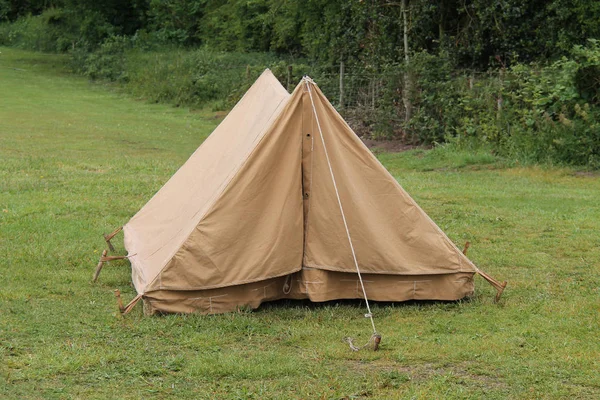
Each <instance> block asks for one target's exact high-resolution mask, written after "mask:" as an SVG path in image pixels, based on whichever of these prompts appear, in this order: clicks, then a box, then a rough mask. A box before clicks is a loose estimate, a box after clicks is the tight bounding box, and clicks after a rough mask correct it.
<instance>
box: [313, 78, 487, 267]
mask: <svg viewBox="0 0 600 400" xmlns="http://www.w3.org/2000/svg"><path fill="white" fill-rule="evenodd" d="M303 83H304V84H305V85H307V89H308V88H310V91H311V92H310V93H306V92H305V93H304V97H305V98H307V97H312V100H311V99H309V100H308V104H307V105H305V108H304V113H305V114H307V113H309V114H314V116H313V117H312V119H310V120H308V118H307V117H305V120H307V121H309V122H308V123H310V125H308V126H305V129H306V131H305V132H304V133H305V135H304V136H305V138H307V136H306V135H307V134H308V133H309V132H310V133H311V150H310V156H307V155H304V160H305V163H304V166H303V168H304V169H305V172H304V175H305V176H310V181H309V182H308V183H307V182H305V184H304V188H303V192H304V193H305V198H307V199H308V202H309V204H308V206H306V205H305V211H306V210H307V211H306V212H307V215H306V217H305V219H306V222H305V226H306V233H305V235H306V239H305V248H306V250H305V255H304V266H305V267H309V268H313V269H321V270H329V271H338V272H355V271H356V266H355V264H354V261H353V257H352V252H351V248H350V244H349V240H348V236H347V233H346V229H345V227H344V221H343V218H342V213H341V211H340V206H339V204H338V200H337V196H336V191H338V192H339V196H340V199H341V203H342V206H343V209H344V215H345V218H346V221H347V224H348V230H349V232H350V236H351V239H352V243H353V246H354V249H355V251H356V257H357V260H358V264H359V266H360V270H361V272H363V273H372V274H383V275H440V274H452V273H456V272H470V273H473V272H475V268H474V266H473V264H472V263H471V262H470V261H469V260H468V259H467V258H466V257H465V256H464V255H463V254H462V253H461V252H460V251H459V250H458V249H457V248H456V246H455V245H454V244H453V243H452V241H451V240H450V239H448V237H447V236H446V235H445V234H444V233H443V232H442V231H441V230H440V228H439V227H438V226H437V225H436V224H435V223H434V222H433V221H432V220H431V219H430V218H429V217H428V216H427V214H425V212H424V211H423V210H422V209H421V208H420V207H419V206H418V205H417V204H416V202H415V201H414V200H413V199H412V198H411V197H410V196H409V195H408V194H407V193H406V191H404V189H402V187H401V186H400V184H399V183H398V182H397V181H396V180H395V179H394V178H393V177H392V176H391V175H390V174H389V172H388V171H387V170H386V169H385V167H383V166H382V165H381V163H380V162H379V161H378V160H377V158H375V156H374V155H373V154H372V153H371V152H370V150H369V149H367V147H366V146H365V145H364V144H363V143H362V141H361V140H360V139H359V138H358V137H357V136H356V134H355V133H354V132H353V131H352V130H351V129H350V127H349V126H348V125H347V124H346V122H345V121H344V120H343V118H342V117H341V116H340V115H339V114H338V113H337V111H336V110H335V109H334V108H333V106H331V104H330V103H329V101H328V100H327V99H326V98H325V96H324V95H323V93H322V92H321V91H320V90H319V88H318V87H317V86H316V85H314V84H312V83H309V82H306V81H305V82H303ZM305 125H307V124H305ZM321 135H322V139H321ZM323 142H324V144H323ZM305 149H306V147H305ZM308 157H310V161H309V162H306V160H307V158H308ZM328 158H329V160H328ZM330 169H331V171H333V174H334V175H335V181H336V185H334V183H333V179H332V177H331V172H330ZM306 170H308V171H306Z"/></svg>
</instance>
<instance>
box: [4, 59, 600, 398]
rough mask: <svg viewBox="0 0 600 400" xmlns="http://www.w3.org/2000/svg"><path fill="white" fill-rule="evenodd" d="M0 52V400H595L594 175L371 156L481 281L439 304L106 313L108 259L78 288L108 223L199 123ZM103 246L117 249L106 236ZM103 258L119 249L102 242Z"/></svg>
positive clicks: (597, 209) (599, 261) (437, 154)
mask: <svg viewBox="0 0 600 400" xmlns="http://www.w3.org/2000/svg"><path fill="white" fill-rule="evenodd" d="M62 62H63V59H62V58H61V57H59V56H48V55H40V54H33V53H27V52H22V51H16V50H11V49H6V48H0V94H1V95H0V160H1V163H0V283H1V286H0V398H10V399H12V398H44V399H46V398H103V399H104V398H193V399H197V398H230V399H248V398H255V399H264V398H280V399H288V398H299V399H312V398H324V399H329V398H331V399H353V398H373V399H381V398H391V399H393V398H417V399H431V398H483V397H485V398H492V399H505V398H532V399H537V398H583V399H585V398H589V399H593V398H598V397H600V372H599V371H600V344H599V343H600V340H599V338H600V333H599V332H600V325H599V323H600V318H599V312H600V235H599V234H598V232H599V231H600V201H599V200H598V199H599V198H600V177H599V176H598V175H590V174H585V173H577V172H576V171H574V170H569V169H556V168H542V167H521V168H514V167H513V168H506V167H505V166H503V163H502V162H499V161H498V160H496V159H495V158H494V157H491V156H489V155H486V154H475V155H469V154H465V153H460V152H451V151H444V150H443V149H441V150H440V149H438V150H434V151H420V150H417V151H412V152H406V153H401V154H390V153H381V154H379V155H378V156H379V157H380V159H381V160H382V162H383V163H384V164H385V165H386V167H388V168H389V169H390V171H391V172H392V174H393V175H394V176H396V177H397V178H398V180H399V181H400V183H401V184H402V185H403V186H404V187H405V188H406V189H407V190H408V191H409V193H411V194H412V195H413V197H414V198H415V199H416V200H417V201H418V202H419V203H420V204H421V206H422V207H423V208H424V209H425V210H426V211H427V212H428V213H429V214H430V216H431V217H432V218H433V219H434V220H435V221H436V222H438V224H439V225H440V227H441V228H442V229H444V230H445V231H446V232H447V233H448V234H449V236H450V237H451V238H452V239H453V240H454V241H455V242H456V243H458V244H459V245H460V246H462V244H463V243H464V242H465V241H466V240H469V241H471V242H472V246H471V249H470V250H469V256H470V257H471V259H472V260H473V261H475V262H476V263H477V264H478V265H479V266H480V267H481V268H482V269H484V270H486V271H487V272H489V273H490V274H492V275H493V276H495V277H497V278H499V279H506V280H508V281H509V287H508V288H507V290H506V292H505V295H504V297H503V299H502V301H501V302H500V303H499V304H494V303H493V295H494V290H493V289H492V288H491V287H490V286H488V285H487V284H486V283H485V282H484V281H483V280H481V279H479V278H478V279H477V282H476V285H477V290H476V295H475V296H474V297H473V298H472V299H471V300H468V301H462V302H456V303H410V304H395V305H375V306H374V313H375V318H376V323H377V326H378V329H379V330H380V331H381V333H382V334H383V346H382V348H381V351H379V352H370V351H362V352H358V353H354V352H351V351H350V350H349V349H348V347H347V346H346V345H345V344H344V343H343V342H342V340H341V338H342V337H343V336H346V335H349V336H353V337H357V338H359V340H360V341H363V340H366V339H367V338H368V336H369V322H368V321H367V320H365V319H364V318H363V317H362V314H363V313H364V309H363V308H362V307H361V306H360V305H359V304H358V303H347V302H343V303H328V304H325V305H320V306H309V305H307V304H306V303H283V304H274V305H266V306H263V307H261V308H260V309H259V310H257V311H255V312H244V313H233V314H226V315H217V316H199V315H170V316H165V317H144V316H143V315H142V310H141V307H139V306H138V307H137V308H135V309H134V311H133V312H132V313H131V314H129V315H127V316H125V317H121V316H120V314H119V313H118V312H117V311H116V304H115V300H114V297H113V290H114V289H115V288H120V289H121V291H122V292H123V297H124V298H125V299H126V300H128V299H131V298H132V297H133V296H134V290H133V288H132V287H131V285H130V270H129V266H128V264H127V263H125V262H114V263H112V264H109V265H107V266H106V267H105V268H104V271H103V272H102V275H101V276H100V280H99V282H98V283H97V284H92V283H91V282H90V280H91V276H92V273H93V270H94V268H95V264H96V262H97V259H98V255H99V252H101V251H102V249H103V248H104V242H103V239H102V237H101V233H102V232H108V231H110V230H112V229H113V228H115V227H117V226H120V225H122V224H123V223H125V222H126V221H127V220H128V219H129V218H130V217H131V216H132V215H133V214H134V213H135V212H136V211H137V210H138V209H139V208H140V207H141V206H142V205H143V204H144V203H145V202H146V201H147V200H148V199H149V198H150V197H151V196H152V194H153V193H154V192H155V191H156V190H157V189H158V188H160V187H161V185H162V184H163V183H164V182H165V181H166V180H167V179H168V178H169V177H170V176H171V174H173V172H174V171H175V170H176V169H177V168H178V167H179V166H180V165H181V164H182V163H183V162H184V161H185V159H186V158H187V157H188V156H189V155H190V154H191V153H192V152H193V151H194V150H195V148H196V147H197V146H198V145H199V144H200V143H201V142H202V140H203V139H204V138H205V137H206V136H207V135H208V134H209V133H210V131H211V130H212V129H213V127H214V126H215V125H216V124H217V122H218V119H215V118H214V116H213V115H211V113H209V112H190V111H187V110H183V109H177V108H171V107H167V106H163V105H148V104H143V103H140V102H135V101H132V100H130V99H129V98H127V97H124V96H122V95H118V94H115V93H112V92H110V91H108V90H106V89H105V88H103V87H100V86H94V85H91V84H89V83H88V82H87V81H85V80H82V79H78V78H73V77H71V76H68V75H66V74H65V73H63V72H61V71H62V67H61V63H62ZM115 242H118V240H116V241H115ZM119 247H120V248H121V249H122V246H119Z"/></svg>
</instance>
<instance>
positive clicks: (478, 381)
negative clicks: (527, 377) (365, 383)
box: [348, 361, 507, 389]
mask: <svg viewBox="0 0 600 400" xmlns="http://www.w3.org/2000/svg"><path fill="white" fill-rule="evenodd" d="M348 363H349V364H350V365H349V368H350V369H352V370H355V371H361V372H366V373H376V374H378V375H381V376H383V377H385V376H386V375H387V376H391V377H394V375H393V374H397V373H400V374H402V375H404V376H406V377H407V380H410V381H412V382H415V383H419V382H424V381H427V380H430V379H432V378H434V377H436V376H448V377H452V378H453V380H454V381H455V382H456V383H458V384H471V385H477V386H480V387H483V388H487V389H492V388H493V389H503V388H507V385H506V383H504V382H502V381H501V380H500V378H499V377H497V376H493V375H483V374H477V373H476V372H474V371H472V370H471V368H470V365H469V363H468V362H464V363H460V364H456V365H445V366H439V365H435V364H431V363H426V364H417V365H398V364H396V363H390V362H380V361H375V362H356V361H348Z"/></svg>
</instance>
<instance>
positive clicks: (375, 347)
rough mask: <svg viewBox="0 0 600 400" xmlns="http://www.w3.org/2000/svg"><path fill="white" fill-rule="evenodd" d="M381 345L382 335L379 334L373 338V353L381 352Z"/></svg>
mask: <svg viewBox="0 0 600 400" xmlns="http://www.w3.org/2000/svg"><path fill="white" fill-rule="evenodd" d="M380 343H381V335H380V334H378V333H377V334H375V335H374V336H373V351H377V350H379V344H380Z"/></svg>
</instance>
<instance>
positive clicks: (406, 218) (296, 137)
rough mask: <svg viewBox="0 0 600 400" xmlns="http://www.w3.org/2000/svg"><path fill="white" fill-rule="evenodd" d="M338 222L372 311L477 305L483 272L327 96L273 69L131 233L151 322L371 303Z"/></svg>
mask: <svg viewBox="0 0 600 400" xmlns="http://www.w3.org/2000/svg"><path fill="white" fill-rule="evenodd" d="M324 145H325V147H324ZM333 176H335V178H334V179H335V181H336V183H335V185H334V182H333V179H332V178H333ZM336 191H337V192H338V193H339V203H341V204H343V211H342V209H341V207H340V204H339V203H338V198H337V195H336ZM342 213H343V214H342ZM343 217H345V218H346V221H347V226H348V232H349V234H350V238H351V241H352V244H353V247H354V251H355V254H356V260H357V263H358V266H359V268H360V272H361V274H362V279H363V282H364V287H365V291H366V295H367V297H368V299H369V300H376V301H406V300H413V299H415V300H457V299H460V298H463V297H465V296H469V295H470V294H472V293H473V290H474V284H473V276H474V274H475V273H476V272H480V271H479V270H478V269H477V267H476V266H475V265H474V264H473V263H472V262H471V261H469V259H468V258H467V257H466V256H465V255H463V254H462V252H461V251H460V250H459V249H458V248H457V247H456V246H455V245H454V243H452V241H451V240H450V239H449V238H448V237H447V236H446V235H445V234H444V233H443V232H442V231H441V230H440V228H439V227H438V226H437V225H436V224H435V223H434V222H433V221H432V220H431V219H430V218H429V217H428V216H427V214H426V213H425V212H424V211H423V210H422V209H421V208H420V207H419V206H418V205H417V204H416V202H415V201H414V200H413V199H412V198H411V197H410V196H409V195H408V194H407V193H406V192H405V191H404V190H403V189H402V187H401V186H400V184H399V183H398V182H397V181H396V179H394V178H393V177H392V176H391V174H390V173H389V172H388V171H387V170H386V169H385V168H384V167H383V165H381V163H380V162H379V161H378V160H377V158H375V156H374V155H373V154H372V153H371V152H370V151H369V149H368V148H367V147H366V146H365V145H364V144H363V143H362V141H361V140H360V139H359V138H358V137H357V136H356V134H354V132H353V131H352V129H351V128H350V127H349V126H348V124H346V122H345V121H344V119H343V118H342V117H341V116H340V115H339V113H338V112H337V111H336V110H335V108H334V107H333V106H332V105H331V104H330V103H329V101H328V100H327V99H326V98H325V96H324V95H323V93H322V92H321V91H320V89H319V88H318V86H317V85H316V84H315V83H314V82H312V80H310V79H306V78H305V79H303V80H302V81H301V82H300V84H299V85H298V86H297V87H296V89H295V90H294V91H293V93H292V94H289V93H288V92H287V91H286V90H285V89H284V88H283V86H282V85H281V84H280V83H279V81H278V80H277V79H276V78H275V76H274V75H273V74H272V73H271V72H270V71H269V70H266V71H265V72H264V73H263V74H262V75H261V76H260V77H259V78H258V80H257V81H256V82H255V83H254V85H253V86H252V87H251V88H250V89H249V90H248V91H247V92H246V94H245V95H244V97H243V98H242V99H241V100H240V101H239V102H238V104H237V105H236V106H235V107H234V108H233V110H232V111H231V112H230V113H229V114H228V116H227V117H226V118H225V119H224V120H223V122H222V123H221V124H220V125H219V126H218V127H217V128H216V129H215V130H214V132H213V133H212V134H211V135H210V136H209V137H208V138H207V139H206V140H205V141H204V143H203V144H202V145H201V146H200V147H199V148H198V149H197V150H196V152H194V153H193V154H192V156H191V157H190V158H189V159H188V160H187V162H186V163H185V164H184V165H183V166H182V167H181V168H180V169H179V170H178V171H177V172H176V173H175V174H174V175H173V176H172V177H171V179H170V180H169V181H168V182H167V183H166V184H165V185H164V186H163V187H162V188H161V189H160V190H159V191H158V192H157V193H156V194H155V195H154V197H152V199H151V200H150V201H149V202H148V203H147V204H146V205H145V206H144V207H142V209H141V210H140V211H139V212H138V213H137V214H136V215H135V216H134V217H133V218H132V219H131V220H130V221H129V222H128V223H127V224H126V225H124V227H123V231H124V236H125V247H126V249H127V251H128V254H129V256H128V258H129V259H130V261H131V265H132V279H133V283H134V286H135V288H136V291H137V292H138V297H141V298H143V300H144V303H145V310H146V312H147V313H154V312H175V313H190V312H199V313H222V312H228V311H234V310H236V309H238V308H241V307H251V308H256V307H258V306H259V305H260V304H261V303H262V302H265V301H271V300H277V299H283V298H289V299H310V300H311V301H317V302H322V301H328V300H336V299H354V298H362V297H363V292H362V289H361V286H360V282H359V279H358V278H359V277H358V274H357V270H356V264H355V262H354V259H353V255H352V251H351V248H350V242H349V240H348V239H349V238H348V235H347V233H346V228H345V226H344V220H343ZM486 279H487V278H486Z"/></svg>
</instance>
